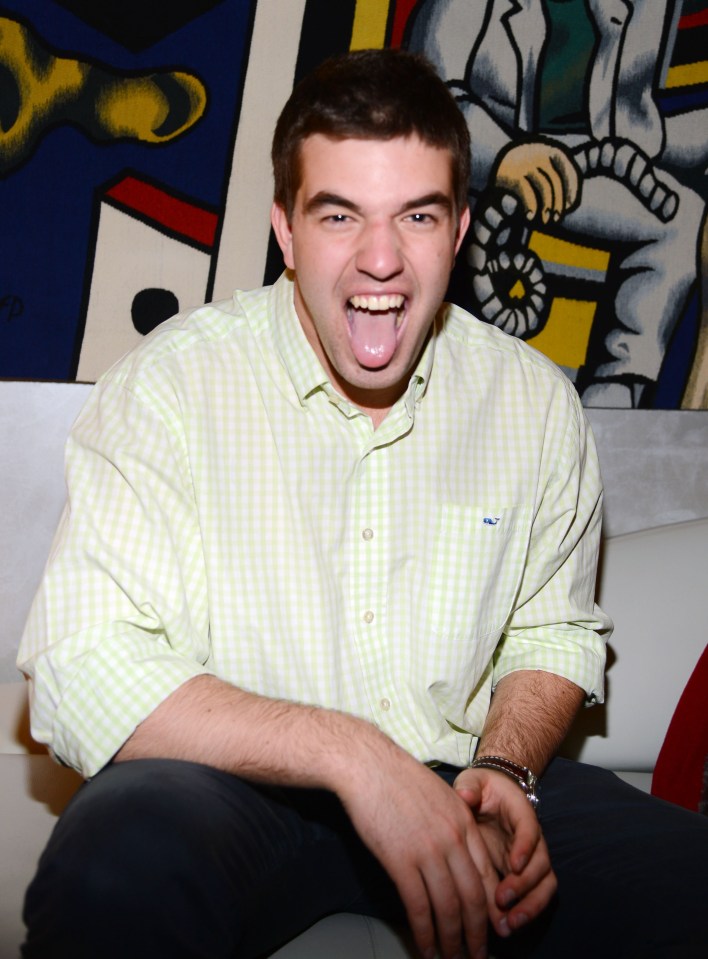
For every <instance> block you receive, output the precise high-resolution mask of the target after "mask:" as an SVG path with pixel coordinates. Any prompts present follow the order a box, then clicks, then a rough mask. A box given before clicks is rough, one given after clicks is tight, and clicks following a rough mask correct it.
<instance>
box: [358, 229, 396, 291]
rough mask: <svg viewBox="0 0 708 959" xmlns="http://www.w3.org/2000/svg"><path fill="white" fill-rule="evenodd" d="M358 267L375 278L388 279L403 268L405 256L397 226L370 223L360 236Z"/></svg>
mask: <svg viewBox="0 0 708 959" xmlns="http://www.w3.org/2000/svg"><path fill="white" fill-rule="evenodd" d="M356 268H357V270H358V271H359V272H360V273H366V274H367V275H368V276H370V277H372V278H373V279H375V280H388V279H390V278H391V277H394V276H396V275H397V274H398V273H400V272H401V270H402V269H403V256H402V252H401V247H400V241H399V237H398V234H397V232H396V229H395V226H393V225H392V224H390V223H370V224H368V225H367V226H366V228H365V229H364V230H363V231H362V233H361V234H360V236H359V247H358V250H357V254H356Z"/></svg>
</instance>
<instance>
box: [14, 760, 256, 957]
mask: <svg viewBox="0 0 708 959" xmlns="http://www.w3.org/2000/svg"><path fill="white" fill-rule="evenodd" d="M209 772H210V771H208V770H206V769H205V768H202V767H193V766H192V765H191V764H187V763H183V764H180V763H177V764H172V763H170V762H167V761H162V760H159V761H155V762H153V761H136V762H134V763H133V762H131V763H121V764H117V765H115V766H112V767H108V768H107V769H106V770H104V771H103V772H102V773H100V774H99V775H98V776H97V777H96V779H95V780H92V781H91V782H89V783H87V784H86V785H85V786H84V787H82V789H81V790H79V793H78V794H77V795H76V796H75V798H74V800H73V801H72V803H71V804H70V805H69V807H68V808H67V810H66V811H65V812H64V814H63V815H62V817H61V818H60V820H59V822H58V823H57V826H56V827H55V830H54V833H53V834H52V837H51V839H50V841H49V843H48V845H47V848H46V850H45V852H44V854H43V856H42V857H41V859H40V863H39V868H38V871H37V875H36V876H35V879H34V881H33V882H32V884H31V885H30V887H29V889H28V891H27V896H26V900H25V923H26V925H27V928H28V939H27V943H28V944H29V946H26V953H25V954H26V955H28V956H29V955H31V956H34V955H51V956H54V955H57V956H59V955H61V956H63V955H65V953H64V952H62V951H61V944H62V943H63V942H66V943H71V946H72V950H73V952H69V951H67V952H66V954H67V955H69V954H71V955H74V956H78V955H84V954H86V955H90V954H91V949H92V948H94V947H95V943H96V942H102V943H103V945H102V947H101V949H104V950H105V949H106V945H105V944H106V942H107V941H110V940H113V941H114V945H115V946H116V948H118V945H117V944H118V943H122V941H123V940H122V937H123V936H125V935H128V934H129V933H130V934H134V932H135V930H136V929H141V930H143V929H144V930H148V929H149V930H153V931H154V935H155V936H156V937H157V939H159V941H171V937H172V936H174V935H175V932H176V929H177V928H180V929H181V935H182V938H183V939H185V938H189V935H191V930H192V929H197V928H202V926H203V925H204V924H207V926H208V927H209V928H210V929H211V935H214V936H216V935H217V933H218V937H219V938H220V939H222V940H223V941H225V942H226V941H228V942H231V940H232V936H234V935H236V931H235V928H234V923H235V921H236V916H237V915H238V914H239V910H238V908H237V898H238V889H237V888H235V887H234V886H233V884H232V883H231V884H230V883H229V882H228V880H227V877H226V872H225V869H224V868H223V862H220V859H219V857H220V855H221V848H220V843H219V841H218V837H219V836H220V835H223V818H224V816H225V815H226V812H225V811H223V812H220V810H221V807H222V806H223V803H221V804H220V803H219V802H214V801H212V799H211V798H210V796H209V790H208V783H209ZM205 783H206V787H207V788H205ZM220 867H221V868H220ZM176 917H178V918H176ZM225 917H229V918H228V920H226V919H225ZM168 930H169V931H168ZM145 935H147V936H148V937H149V935H150V933H147V932H146V933H145ZM79 939H80V940H81V941H84V942H86V943H93V945H92V946H91V948H89V950H88V951H87V952H86V953H83V952H81V950H80V949H79V950H78V951H77V942H78V941H79ZM43 941H48V942H50V943H51V949H50V950H49V951H48V952H46V953H42V952H41V951H34V952H33V951H32V948H33V944H35V943H39V942H43ZM100 952H101V950H99V952H95V953H94V955H98V954H100ZM103 954H105V955H109V954H110V955H114V954H116V955H117V954H119V953H113V952H110V951H104V953H103ZM179 954H181V953H179V952H176V953H175V955H179ZM185 954H187V953H186V952H185ZM214 954H215V955H216V954H218V952H215V953H214Z"/></svg>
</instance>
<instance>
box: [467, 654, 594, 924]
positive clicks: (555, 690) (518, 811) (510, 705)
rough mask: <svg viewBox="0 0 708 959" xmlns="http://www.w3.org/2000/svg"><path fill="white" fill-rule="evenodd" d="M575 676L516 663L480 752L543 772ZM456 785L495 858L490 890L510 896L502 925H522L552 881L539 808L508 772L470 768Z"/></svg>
mask: <svg viewBox="0 0 708 959" xmlns="http://www.w3.org/2000/svg"><path fill="white" fill-rule="evenodd" d="M583 696H584V694H583V691H582V690H581V689H580V688H579V687H578V686H576V685H575V684H574V683H571V682H569V681H568V680H566V679H563V678H562V677H560V676H554V675H553V674H552V673H544V672H535V671H521V672H517V673H512V674H511V675H509V676H507V677H505V678H504V679H503V680H501V681H500V683H499V685H498V686H497V689H496V691H495V693H494V695H493V697H492V701H491V705H490V709H489V714H488V716H487V721H486V723H485V727H484V732H483V734H482V738H481V740H480V744H479V747H478V750H477V757H482V756H503V757H505V758H507V759H511V760H513V761H514V762H516V763H518V764H519V765H521V766H528V768H529V769H531V771H532V772H534V773H535V774H536V775H540V774H541V773H542V772H543V770H544V769H545V767H546V766H547V764H548V762H549V761H550V760H551V759H552V757H553V756H554V755H555V752H556V750H557V749H558V747H559V746H560V744H561V742H562V741H563V739H564V738H565V734H566V732H567V730H568V728H569V726H570V724H571V722H572V720H573V717H574V716H575V714H576V712H577V710H578V708H579V706H580V704H581V703H582V700H583ZM455 789H456V790H457V791H458V792H459V793H460V795H461V796H462V798H463V799H464V800H465V801H466V802H467V803H469V805H470V806H471V807H472V808H473V809H474V810H475V817H476V819H477V822H478V824H479V827H480V831H481V833H482V835H483V837H484V841H485V843H486V845H487V849H488V850H489V854H490V856H491V859H492V862H493V863H494V865H495V868H496V869H497V870H498V872H499V873H500V874H501V875H502V876H503V877H504V878H503V879H502V881H501V882H500V883H499V886H498V887H497V890H496V893H495V896H496V903H497V905H498V906H499V908H501V909H504V908H507V907H509V904H510V903H512V904H513V906H512V908H510V909H509V911H508V913H507V914H506V915H505V916H504V917H503V918H502V925H503V928H505V929H507V928H508V929H509V930H512V931H513V930H516V929H519V928H520V927H521V926H523V925H525V923H526V922H528V921H529V919H530V918H531V917H532V916H535V915H538V913H540V912H541V911H542V910H543V909H544V908H545V907H546V906H547V905H548V903H549V901H550V899H551V897H552V896H553V894H554V893H555V890H556V887H557V882H556V877H555V874H554V873H553V869H552V866H551V862H550V857H549V854H548V849H547V847H546V843H545V841H544V839H543V835H542V833H541V828H540V825H539V823H538V819H537V818H536V814H535V812H534V810H533V808H532V807H531V805H530V803H529V802H528V800H527V799H526V797H525V795H524V794H523V792H522V791H521V789H519V787H518V785H516V784H515V783H514V782H513V781H512V780H511V779H510V778H509V777H508V776H507V775H505V774H504V773H501V772H496V771H495V770H490V769H467V770H465V771H464V772H463V773H461V774H460V775H459V776H458V777H457V780H456V781H455Z"/></svg>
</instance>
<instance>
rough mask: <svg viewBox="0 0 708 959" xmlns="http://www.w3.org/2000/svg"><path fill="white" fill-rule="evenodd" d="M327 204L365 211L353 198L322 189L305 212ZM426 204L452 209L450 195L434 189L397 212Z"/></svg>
mask: <svg viewBox="0 0 708 959" xmlns="http://www.w3.org/2000/svg"><path fill="white" fill-rule="evenodd" d="M325 206H339V207H343V208H344V209H345V210H351V212H352V213H356V214H361V213H362V212H363V211H362V209H361V207H360V206H359V204H358V203H354V201H353V200H348V199H347V198H346V197H344V196H339V194H337V193H328V192H327V191H326V190H321V191H320V192H319V193H315V195H314V196H312V197H310V199H309V200H308V201H307V203H306V204H305V213H315V212H317V210H320V209H322V207H325ZM424 206H439V207H442V208H443V209H444V210H446V211H447V212H448V213H449V212H451V211H452V201H451V199H450V197H449V196H446V195H445V194H444V193H441V192H440V191H439V190H434V191H433V192H432V193H425V194H424V195H423V196H419V197H415V198H414V199H412V200H406V202H405V203H404V204H403V206H402V207H401V208H400V209H399V210H398V211H397V212H398V214H401V213H408V211H409V210H415V209H417V208H419V207H424Z"/></svg>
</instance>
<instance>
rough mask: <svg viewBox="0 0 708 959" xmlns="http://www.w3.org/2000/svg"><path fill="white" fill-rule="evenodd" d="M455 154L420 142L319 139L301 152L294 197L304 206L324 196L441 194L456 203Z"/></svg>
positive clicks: (315, 136)
mask: <svg viewBox="0 0 708 959" xmlns="http://www.w3.org/2000/svg"><path fill="white" fill-rule="evenodd" d="M452 164H453V161H452V154H451V153H450V151H449V150H448V149H446V148H440V147H434V146H430V145H429V144H427V143H424V142H423V141H422V140H421V139H420V138H419V137H418V136H416V135H412V136H408V137H393V138H392V139H388V140H373V139H364V138H358V137H356V138H355V137H351V138H345V139H338V138H337V139H335V138H333V137H328V136H325V135H323V134H321V133H315V134H313V135H311V136H309V137H307V138H306V139H305V140H304V141H303V142H302V145H301V147H300V164H299V166H300V170H299V172H300V177H299V185H298V191H297V197H296V203H297V201H298V200H304V201H305V202H306V200H307V199H308V198H309V197H311V196H312V195H313V194H315V193H317V192H320V191H329V192H332V193H337V194H339V193H341V191H342V190H344V191H345V194H346V196H348V197H349V196H350V195H351V194H356V195H357V196H363V195H366V196H369V197H371V198H372V199H373V198H374V197H376V198H381V197H384V196H385V195H390V196H391V197H392V198H393V196H394V195H395V196H397V197H398V196H400V195H401V194H406V195H407V197H406V198H410V196H423V195H425V194H428V193H432V192H442V193H444V194H445V195H446V196H449V197H450V198H451V199H452V196H453V175H452Z"/></svg>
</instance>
